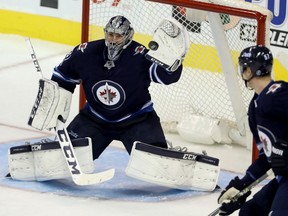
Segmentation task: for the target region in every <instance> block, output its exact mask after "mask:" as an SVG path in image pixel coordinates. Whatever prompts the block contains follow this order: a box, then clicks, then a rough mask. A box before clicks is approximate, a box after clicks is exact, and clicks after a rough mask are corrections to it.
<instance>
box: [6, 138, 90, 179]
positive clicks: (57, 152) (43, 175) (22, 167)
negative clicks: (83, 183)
mask: <svg viewBox="0 0 288 216" xmlns="http://www.w3.org/2000/svg"><path fill="white" fill-rule="evenodd" d="M72 144H73V146H74V149H75V153H76V154H77V159H78V161H79V164H80V166H81V168H82V171H83V172H85V173H92V172H93V171H94V163H93V158H92V144H91V139H90V138H80V139H74V140H72ZM8 166H9V172H10V176H11V177H12V179H15V180H23V181H33V180H37V181H46V180H51V179H61V178H68V177H70V172H69V169H68V166H67V164H66V159H65V157H64V155H63V153H62V150H61V148H60V145H59V143H58V142H56V141H54V142H47V143H35V144H31V145H22V146H15V147H12V148H10V150H9V153H8Z"/></svg>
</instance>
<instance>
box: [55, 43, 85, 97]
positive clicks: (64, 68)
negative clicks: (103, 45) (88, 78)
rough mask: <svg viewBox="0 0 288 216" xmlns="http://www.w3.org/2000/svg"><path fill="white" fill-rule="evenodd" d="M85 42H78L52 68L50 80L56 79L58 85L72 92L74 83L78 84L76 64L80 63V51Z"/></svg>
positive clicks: (78, 77)
mask: <svg viewBox="0 0 288 216" xmlns="http://www.w3.org/2000/svg"><path fill="white" fill-rule="evenodd" d="M86 46H87V43H84V44H80V45H79V46H77V47H75V48H74V49H73V50H72V51H71V52H70V53H68V54H67V55H66V56H65V58H64V59H63V61H62V62H61V63H60V64H59V65H58V66H56V67H55V68H54V72H53V75H52V80H54V81H56V82H57V83H58V84H59V86H60V87H63V88H65V89H66V90H68V91H70V92H74V89H75V87H76V85H78V84H80V81H81V79H80V75H79V73H78V70H76V69H77V68H78V65H79V64H81V52H82V50H83V49H85V48H86Z"/></svg>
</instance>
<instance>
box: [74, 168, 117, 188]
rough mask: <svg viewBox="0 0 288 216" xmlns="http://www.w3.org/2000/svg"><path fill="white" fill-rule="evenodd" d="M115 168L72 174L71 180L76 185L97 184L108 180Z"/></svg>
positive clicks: (112, 175)
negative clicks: (91, 172)
mask: <svg viewBox="0 0 288 216" xmlns="http://www.w3.org/2000/svg"><path fill="white" fill-rule="evenodd" d="M114 174H115V169H114V168H112V169H109V170H106V171H103V172H99V173H93V174H85V173H81V174H80V175H77V176H75V177H74V176H73V177H74V178H73V181H74V183H75V184H77V185H81V186H84V185H92V184H99V183H102V182H105V181H108V180H110V179H112V178H113V177H114Z"/></svg>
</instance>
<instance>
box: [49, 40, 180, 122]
mask: <svg viewBox="0 0 288 216" xmlns="http://www.w3.org/2000/svg"><path fill="white" fill-rule="evenodd" d="M147 52H148V49H146V48H145V47H144V46H142V45H141V44H139V43H137V42H136V41H132V43H131V44H130V45H129V46H128V47H127V48H126V49H124V50H123V52H122V53H121V55H120V58H119V59H118V60H116V61H114V62H111V61H108V59H107V48H106V45H105V40H104V39H103V40H97V41H92V42H88V43H83V44H80V45H79V46H77V47H75V48H74V49H73V51H72V52H71V53H69V54H68V55H66V57H65V59H64V60H63V62H62V63H60V65H58V66H57V67H55V69H54V73H53V76H52V80H54V81H56V82H58V84H59V86H61V87H63V88H65V89H67V90H69V91H71V92H73V91H74V89H75V87H76V85H77V84H79V83H80V82H82V85H83V88H84V92H85V96H86V100H87V103H86V105H85V108H84V109H86V110H88V111H89V113H91V115H93V116H94V117H96V118H97V119H100V120H102V121H104V122H109V123H113V122H121V121H123V120H126V119H129V118H133V117H135V116H137V115H140V114H141V113H144V112H150V111H152V110H153V103H152V101H151V96H150V93H149V90H148V88H149V86H150V83H151V81H152V82H156V83H160V84H171V83H174V82H177V81H178V80H179V78H180V76H181V71H182V65H181V66H180V67H179V68H178V69H177V71H175V72H173V73H170V72H168V71H167V70H165V69H164V68H162V67H160V66H158V65H157V64H155V63H152V62H150V61H148V60H147V59H146V58H145V54H146V53H147Z"/></svg>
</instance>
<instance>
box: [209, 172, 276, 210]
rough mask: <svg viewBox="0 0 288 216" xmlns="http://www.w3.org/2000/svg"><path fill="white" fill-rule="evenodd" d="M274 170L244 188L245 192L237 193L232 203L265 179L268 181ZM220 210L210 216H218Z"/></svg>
mask: <svg viewBox="0 0 288 216" xmlns="http://www.w3.org/2000/svg"><path fill="white" fill-rule="evenodd" d="M272 173H273V172H272V170H268V171H267V172H266V173H265V174H264V175H262V176H261V177H260V178H258V179H256V180H255V181H254V182H252V183H251V184H250V185H248V186H247V187H246V188H244V189H243V190H241V191H240V192H239V193H237V194H236V195H235V196H234V197H233V198H232V199H231V201H230V202H236V201H237V200H238V199H239V198H240V197H241V196H243V195H244V194H246V193H247V192H249V191H250V190H251V189H252V188H253V187H255V186H256V185H258V184H259V183H260V182H261V181H263V180H264V179H266V178H267V177H268V176H270V175H271V174H272ZM220 208H221V206H220V207H219V208H217V209H215V210H214V211H213V212H211V213H210V214H209V215H208V216H215V215H218V213H219V211H220Z"/></svg>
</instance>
